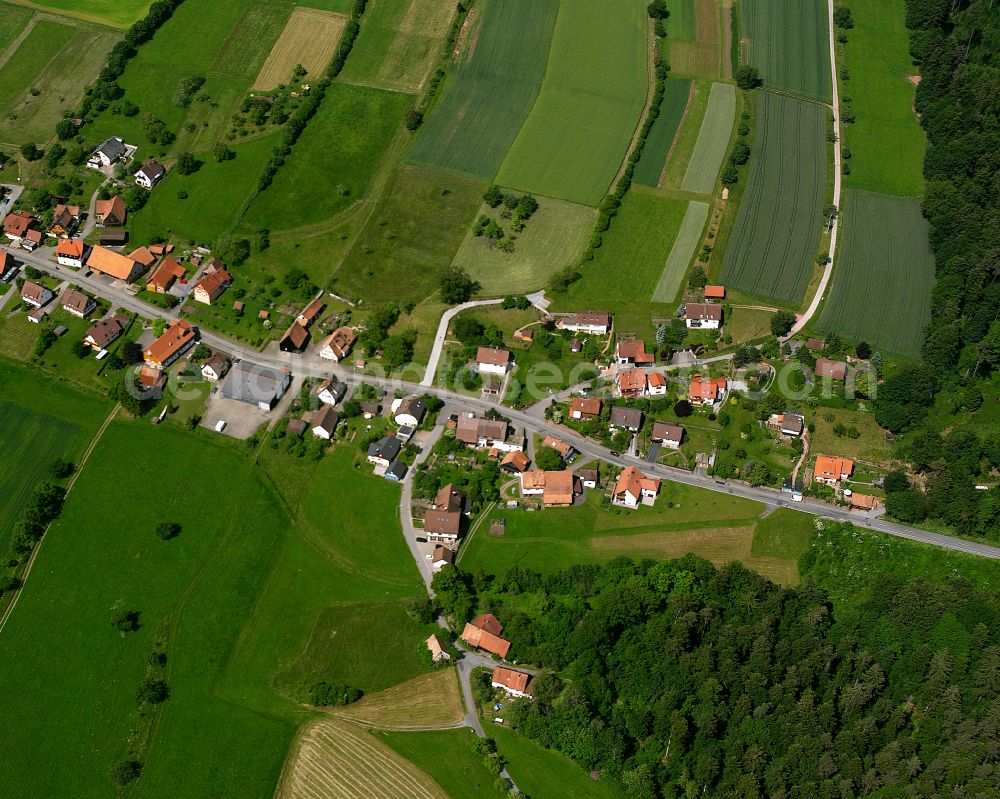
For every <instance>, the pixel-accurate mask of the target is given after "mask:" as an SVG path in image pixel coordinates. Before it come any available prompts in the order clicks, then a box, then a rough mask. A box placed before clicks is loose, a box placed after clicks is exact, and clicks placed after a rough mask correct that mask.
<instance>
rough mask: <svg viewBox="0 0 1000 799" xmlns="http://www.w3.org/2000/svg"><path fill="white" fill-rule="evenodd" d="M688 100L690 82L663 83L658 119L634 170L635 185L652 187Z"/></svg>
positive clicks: (658, 177) (665, 158) (664, 161)
mask: <svg viewBox="0 0 1000 799" xmlns="http://www.w3.org/2000/svg"><path fill="white" fill-rule="evenodd" d="M690 97H691V81H690V80H674V79H670V78H668V79H667V87H666V90H665V91H664V93H663V103H662V104H661V105H660V115H659V116H658V117H657V118H656V121H655V122H654V123H653V129H652V130H651V131H650V132H649V137H648V138H647V139H646V146H645V147H644V148H643V150H642V157H641V158H640V159H639V163H638V164H636V166H635V181H636V183H641V184H642V185H643V186H653V187H656V186H658V185H659V183H660V176H661V175H662V174H663V168H664V166H666V163H667V159H668V158H669V157H670V153H671V150H672V148H673V146H674V140H675V139H676V138H677V131H678V130H679V129H680V126H681V120H683V119H684V112H685V110H686V109H687V106H688V100H689V99H690Z"/></svg>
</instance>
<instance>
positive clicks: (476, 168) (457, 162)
mask: <svg viewBox="0 0 1000 799" xmlns="http://www.w3.org/2000/svg"><path fill="white" fill-rule="evenodd" d="M558 10H559V4H558V2H557V0H486V2H484V3H481V4H477V6H476V8H475V11H474V12H473V13H474V17H473V22H472V23H471V29H470V31H469V35H468V37H467V39H466V44H465V48H464V50H463V52H462V53H461V56H460V59H459V60H458V61H457V62H456V64H455V65H454V67H452V70H451V77H450V78H449V81H448V85H447V86H446V88H445V92H444V97H443V99H442V100H441V102H440V103H439V104H438V106H437V107H436V108H435V109H434V111H433V113H431V115H430V116H429V117H428V119H427V121H426V122H425V123H424V125H423V126H422V127H421V129H420V132H419V133H418V135H417V139H416V141H415V142H414V144H413V147H412V149H411V150H410V154H409V156H408V160H409V162H410V163H413V164H420V165H424V166H430V167H439V168H442V169H448V170H452V171H454V172H458V173H461V174H464V175H469V176H471V177H476V178H480V179H482V180H490V179H491V178H492V177H493V176H494V175H495V174H496V173H497V170H498V169H500V164H501V163H502V162H503V159H504V156H505V155H507V151H508V150H509V149H510V145H511V144H512V143H513V141H514V138H515V137H516V136H517V132H518V130H520V128H521V125H522V123H523V122H524V120H525V118H526V117H527V116H528V112H529V111H531V107H532V106H533V105H534V103H535V99H536V98H537V97H538V90H539V88H540V87H541V85H542V79H543V78H544V77H545V64H546V62H547V60H548V52H549V44H550V42H551V41H552V30H553V28H554V27H555V22H556V13H557V12H558Z"/></svg>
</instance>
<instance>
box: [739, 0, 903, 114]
mask: <svg viewBox="0 0 1000 799" xmlns="http://www.w3.org/2000/svg"><path fill="white" fill-rule="evenodd" d="M740 22H741V23H742V24H743V33H744V35H745V36H746V38H748V39H749V40H750V63H751V64H752V65H753V66H755V67H757V69H759V70H760V76H761V79H762V80H763V81H764V84H765V85H766V86H771V87H773V88H775V89H781V90H782V91H787V92H791V93H793V94H798V95H801V96H803V97H809V98H812V99H814V100H823V101H825V102H827V103H828V102H830V98H831V97H832V95H833V87H832V85H831V81H830V40H829V33H828V27H827V25H828V21H827V11H826V0H746V1H745V2H743V3H741V4H740ZM905 35H906V34H905V33H904V34H903V36H904V37H905Z"/></svg>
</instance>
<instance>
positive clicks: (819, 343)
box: [806, 338, 826, 352]
mask: <svg viewBox="0 0 1000 799" xmlns="http://www.w3.org/2000/svg"><path fill="white" fill-rule="evenodd" d="M806 349H810V350H815V351H816V352H823V350H825V349H826V342H825V341H823V339H819V338H810V339H806Z"/></svg>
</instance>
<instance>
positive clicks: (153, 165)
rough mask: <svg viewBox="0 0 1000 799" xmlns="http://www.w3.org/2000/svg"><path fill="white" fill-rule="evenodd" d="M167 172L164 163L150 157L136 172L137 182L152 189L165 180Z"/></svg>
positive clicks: (145, 187)
mask: <svg viewBox="0 0 1000 799" xmlns="http://www.w3.org/2000/svg"><path fill="white" fill-rule="evenodd" d="M166 174H167V170H166V168H165V167H164V166H163V164H160V163H157V162H156V161H154V160H152V159H150V160H149V161H147V162H146V163H145V164H143V165H142V166H141V167H139V171H138V172H136V173H135V176H134V177H135V184H136V185H137V186H142V187H143V188H144V189H151V188H153V186H155V185H156V184H157V183H159V182H160V181H161V180H163V176H164V175H166Z"/></svg>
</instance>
